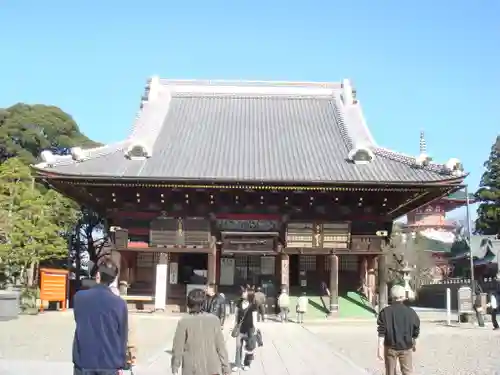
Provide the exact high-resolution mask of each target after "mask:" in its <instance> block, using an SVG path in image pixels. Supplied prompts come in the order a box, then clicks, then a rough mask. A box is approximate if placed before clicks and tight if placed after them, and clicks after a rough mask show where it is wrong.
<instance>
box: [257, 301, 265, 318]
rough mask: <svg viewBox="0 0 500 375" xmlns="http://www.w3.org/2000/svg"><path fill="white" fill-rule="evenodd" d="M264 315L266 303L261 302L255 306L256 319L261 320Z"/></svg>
mask: <svg viewBox="0 0 500 375" xmlns="http://www.w3.org/2000/svg"><path fill="white" fill-rule="evenodd" d="M265 316H266V305H264V304H262V305H259V306H257V321H258V322H263V321H264V320H265Z"/></svg>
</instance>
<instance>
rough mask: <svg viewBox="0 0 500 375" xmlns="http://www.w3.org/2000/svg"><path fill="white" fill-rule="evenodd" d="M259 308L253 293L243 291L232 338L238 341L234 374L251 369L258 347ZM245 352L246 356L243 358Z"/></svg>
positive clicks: (237, 308)
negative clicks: (240, 370) (241, 369)
mask: <svg viewBox="0 0 500 375" xmlns="http://www.w3.org/2000/svg"><path fill="white" fill-rule="evenodd" d="M256 324H257V306H256V304H255V303H254V298H253V293H252V291H251V290H250V291H249V290H246V289H245V290H243V292H242V293H241V298H240V300H239V301H238V302H237V303H236V314H235V326H234V328H233V331H232V332H231V336H232V337H234V338H235V339H236V356H235V359H234V366H233V372H236V371H238V369H239V368H243V370H244V371H247V370H249V369H250V365H251V364H252V361H253V359H254V352H255V348H256V347H257V326H256ZM243 351H245V356H244V357H243Z"/></svg>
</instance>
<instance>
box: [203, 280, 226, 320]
mask: <svg viewBox="0 0 500 375" xmlns="http://www.w3.org/2000/svg"><path fill="white" fill-rule="evenodd" d="M216 288H217V285H215V284H213V283H211V284H208V285H207V288H206V290H205V292H206V294H207V297H206V299H205V304H204V305H203V311H204V312H207V313H210V314H214V315H215V316H217V317H218V318H219V320H220V325H221V326H223V325H224V321H225V320H226V301H225V300H224V298H223V297H222V296H221V295H220V294H218V293H217V292H216Z"/></svg>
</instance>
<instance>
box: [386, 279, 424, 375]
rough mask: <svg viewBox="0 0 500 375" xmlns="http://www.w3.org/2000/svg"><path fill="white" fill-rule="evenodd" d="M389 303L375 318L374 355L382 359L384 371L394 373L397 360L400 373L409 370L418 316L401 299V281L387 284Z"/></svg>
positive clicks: (414, 346) (417, 327)
mask: <svg viewBox="0 0 500 375" xmlns="http://www.w3.org/2000/svg"><path fill="white" fill-rule="evenodd" d="M391 297H392V305H390V306H387V307H385V308H384V309H382V311H381V312H380V314H379V316H378V320H377V326H378V327H377V330H378V337H379V341H378V343H379V345H378V352H377V356H378V358H379V359H380V360H383V361H384V362H385V374H386V375H396V367H397V363H398V361H399V366H400V368H401V374H402V375H410V374H411V373H412V371H413V363H412V359H413V352H414V351H415V350H416V344H417V338H418V335H419V334H420V319H419V317H418V315H417V313H416V312H415V310H413V309H412V308H411V307H409V306H406V305H405V304H404V303H403V302H404V300H405V299H406V290H405V288H404V287H402V286H401V285H395V286H393V287H392V288H391Z"/></svg>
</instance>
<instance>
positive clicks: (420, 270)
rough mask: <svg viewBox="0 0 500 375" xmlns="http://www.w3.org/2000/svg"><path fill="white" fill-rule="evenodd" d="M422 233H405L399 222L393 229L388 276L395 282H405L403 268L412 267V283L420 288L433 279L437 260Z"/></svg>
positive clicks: (413, 286)
mask: <svg viewBox="0 0 500 375" xmlns="http://www.w3.org/2000/svg"><path fill="white" fill-rule="evenodd" d="M421 237H422V235H421V234H420V233H414V234H413V235H412V233H403V231H402V228H401V226H400V225H398V224H397V223H395V224H394V227H393V229H392V233H391V238H390V242H389V243H388V244H387V246H386V249H385V251H386V257H387V258H386V262H387V276H386V280H387V281H388V282H389V283H393V284H401V285H402V284H404V280H403V269H404V268H406V267H409V268H411V269H412V270H411V272H410V276H411V280H410V285H411V287H412V288H414V289H415V290H418V289H419V288H420V287H421V285H422V284H423V283H426V282H429V281H430V280H432V272H433V269H434V267H435V266H436V261H435V260H434V258H433V257H432V252H430V251H427V250H428V249H426V248H425V241H424V240H422V238H421Z"/></svg>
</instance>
